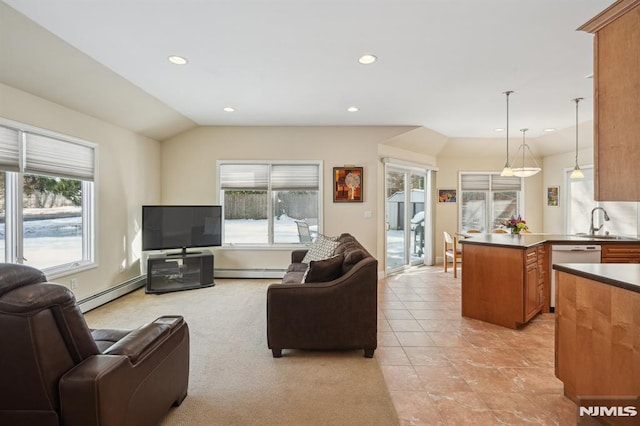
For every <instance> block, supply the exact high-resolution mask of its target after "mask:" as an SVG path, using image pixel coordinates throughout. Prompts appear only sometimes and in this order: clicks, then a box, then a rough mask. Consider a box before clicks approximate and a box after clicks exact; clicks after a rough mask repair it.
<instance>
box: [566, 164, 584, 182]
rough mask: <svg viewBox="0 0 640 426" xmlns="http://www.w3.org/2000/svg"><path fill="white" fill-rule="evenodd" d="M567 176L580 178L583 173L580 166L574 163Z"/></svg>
mask: <svg viewBox="0 0 640 426" xmlns="http://www.w3.org/2000/svg"><path fill="white" fill-rule="evenodd" d="M569 177H570V178H571V179H582V178H583V177H584V173H582V170H580V166H578V165H577V164H576V166H575V167H574V168H573V171H572V172H571V174H570V175H569Z"/></svg>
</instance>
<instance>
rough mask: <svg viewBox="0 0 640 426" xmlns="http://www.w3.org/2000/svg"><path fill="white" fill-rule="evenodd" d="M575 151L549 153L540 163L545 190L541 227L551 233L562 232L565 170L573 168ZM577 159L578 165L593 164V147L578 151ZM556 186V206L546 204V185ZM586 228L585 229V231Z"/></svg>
mask: <svg viewBox="0 0 640 426" xmlns="http://www.w3.org/2000/svg"><path fill="white" fill-rule="evenodd" d="M575 158H576V157H575V152H567V153H564V154H557V155H551V156H548V157H545V158H544V163H543V165H542V171H543V188H544V191H545V199H544V207H543V229H544V231H545V232H548V233H551V234H562V233H564V221H565V211H566V205H567V203H566V200H565V198H564V197H565V195H566V191H565V189H566V188H565V184H566V183H565V181H564V176H565V171H566V170H567V169H573V166H574V165H575ZM578 161H579V163H578V164H580V166H583V167H584V166H591V165H593V147H589V148H586V149H582V150H579V151H578ZM551 186H557V187H559V188H560V200H559V202H558V204H559V206H558V207H550V206H547V200H546V190H547V188H548V187H551ZM586 231H587V230H586V229H585V232H586Z"/></svg>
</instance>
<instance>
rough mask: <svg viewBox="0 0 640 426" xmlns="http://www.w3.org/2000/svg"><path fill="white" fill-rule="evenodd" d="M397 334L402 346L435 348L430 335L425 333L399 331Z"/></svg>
mask: <svg viewBox="0 0 640 426" xmlns="http://www.w3.org/2000/svg"><path fill="white" fill-rule="evenodd" d="M395 334H396V337H397V338H398V342H400V345H402V346H435V345H434V343H433V340H431V337H429V334H428V333H427V332H424V331H398V332H396V333H395Z"/></svg>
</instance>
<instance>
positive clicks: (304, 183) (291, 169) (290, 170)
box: [271, 164, 320, 190]
mask: <svg viewBox="0 0 640 426" xmlns="http://www.w3.org/2000/svg"><path fill="white" fill-rule="evenodd" d="M319 176H320V170H319V167H318V165H316V164H274V165H273V166H272V169H271V188H272V189H302V190H305V189H306V190H317V189H318V188H319V186H320V184H319Z"/></svg>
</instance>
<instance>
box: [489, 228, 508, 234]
mask: <svg viewBox="0 0 640 426" xmlns="http://www.w3.org/2000/svg"><path fill="white" fill-rule="evenodd" d="M491 232H492V233H494V234H508V233H509V232H508V231H505V230H504V229H494V230H493V231H491Z"/></svg>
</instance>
